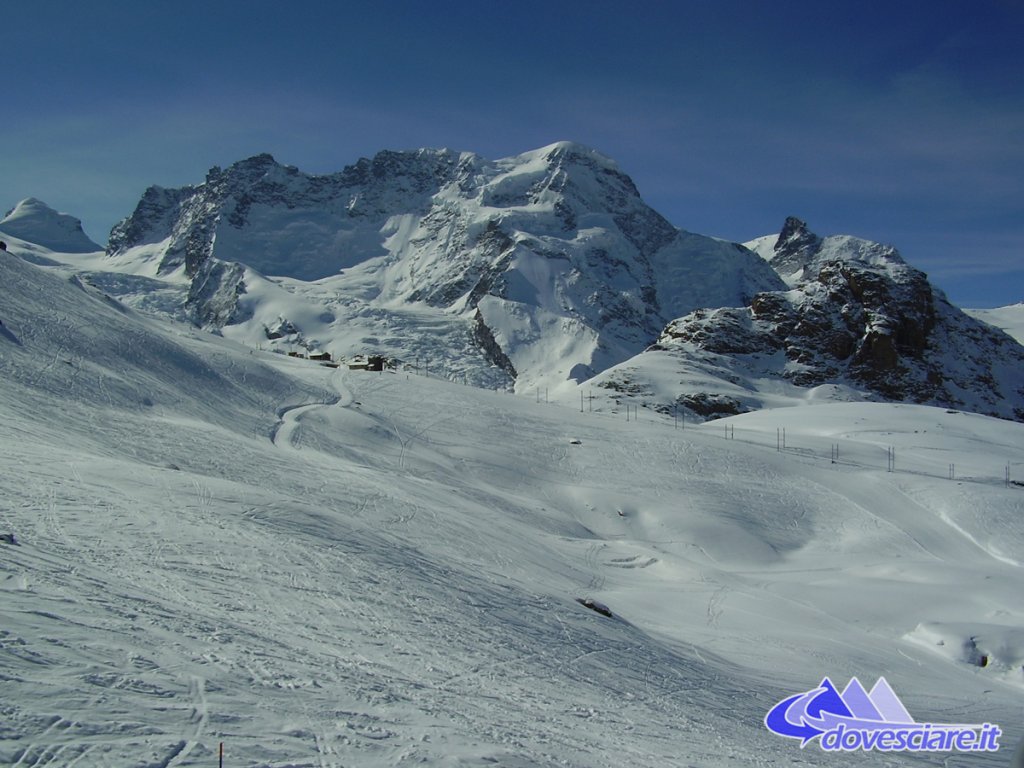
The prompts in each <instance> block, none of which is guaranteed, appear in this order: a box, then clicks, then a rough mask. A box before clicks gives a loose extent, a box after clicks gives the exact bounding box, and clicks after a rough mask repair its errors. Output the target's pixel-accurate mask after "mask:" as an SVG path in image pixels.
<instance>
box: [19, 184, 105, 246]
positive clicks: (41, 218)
mask: <svg viewBox="0 0 1024 768" xmlns="http://www.w3.org/2000/svg"><path fill="white" fill-rule="evenodd" d="M0 232H3V233H4V234H6V235H9V236H11V237H17V238H18V239H20V240H25V241H26V242H29V243H34V244H36V245H41V246H43V247H44V248H49V249H50V250H51V251H57V252H59V253H95V252H96V251H102V250H103V248H102V246H99V245H97V244H96V243H94V242H93V241H92V240H90V239H89V238H88V236H87V235H86V234H85V232H84V231H83V230H82V222H81V221H79V220H78V219H76V218H75V217H74V216H69V215H68V214H66V213H58V212H57V211H55V210H54V209H53V208H51V207H50V206H48V205H47V204H46V203H44V202H42V201H41V200H37V199H36V198H34V197H29V198H26V199H25V200H22V201H21V202H20V203H18V204H17V205H16V206H14V208H12V209H11V210H9V211H8V212H7V214H6V215H5V216H4V217H3V219H0Z"/></svg>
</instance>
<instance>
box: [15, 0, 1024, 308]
mask: <svg viewBox="0 0 1024 768" xmlns="http://www.w3.org/2000/svg"><path fill="white" fill-rule="evenodd" d="M0 18H2V20H3V29H4V32H5V34H4V42H3V45H2V49H0V50H2V51H3V64H4V66H3V70H2V71H3V79H2V81H0V82H2V85H0V108H2V110H3V118H2V120H0V148H2V150H0V158H2V163H0V208H2V209H4V210H6V209H8V208H10V207H12V206H13V205H14V204H15V203H16V202H17V201H18V200H20V199H22V198H24V197H29V196H34V197H38V198H40V199H42V200H44V201H46V202H47V203H49V204H50V205H51V206H53V207H55V208H58V209H59V210H61V211H65V212H67V213H71V214H73V215H75V216H78V217H79V218H81V219H82V220H83V223H84V225H85V228H86V232H87V233H88V234H89V235H90V236H91V237H92V238H93V239H94V240H97V241H98V242H101V243H103V242H106V237H107V234H108V232H109V229H110V227H111V225H113V224H114V223H115V222H116V221H117V220H119V219H121V218H123V217H124V216H126V215H128V214H129V213H131V211H132V210H133V209H134V207H135V204H136V203H137V202H138V199H139V197H140V196H141V194H142V192H143V191H144V190H145V188H146V187H147V186H150V185H152V184H157V185H160V186H164V187H173V186H181V185H184V184H190V183H198V182H200V181H202V180H203V178H204V176H205V173H206V171H207V169H208V168H210V167H211V166H213V165H221V166H225V165H229V164H231V163H232V162H235V161H237V160H240V159H243V158H245V157H248V156H250V155H252V154H256V153H258V152H270V153H271V154H273V155H274V156H275V157H276V158H277V159H278V160H279V161H281V162H284V163H288V164H291V165H295V166H297V167H299V168H300V169H302V170H304V171H307V172H310V173H330V172H333V171H337V170H340V169H341V168H343V167H344V166H346V165H348V164H350V163H352V162H355V161H356V160H357V159H358V158H359V157H361V156H371V155H373V154H374V153H376V152H377V151H379V150H381V149H409V148H415V147H450V148H452V149H457V150H469V151H474V152H477V153H479V154H481V155H484V156H485V157H490V158H497V157H504V156H507V155H512V154H518V153H519V152H523V151H526V150H529V149H535V148H537V147H540V146H543V145H545V144H550V143H552V142H554V141H559V140H563V139H569V140H574V141H579V142H582V143H584V144H588V145H590V146H592V147H594V148H596V149H598V150H600V151H602V152H604V153H605V154H607V155H609V156H611V157H613V158H614V159H615V160H616V161H617V162H618V163H619V165H620V167H621V168H622V169H623V170H624V171H625V172H627V173H628V174H630V175H631V176H632V177H633V179H634V181H635V182H636V184H637V186H638V187H639V189H640V192H641V194H642V195H643V197H644V198H645V200H647V202H648V203H650V204H651V205H652V206H654V207H655V208H656V209H657V210H658V211H660V212H661V213H662V214H663V215H665V216H666V218H668V219H669V220H670V221H671V222H672V223H673V224H675V225H677V226H680V227H683V228H685V229H688V230H691V231H694V232H700V233H702V234H709V235H715V236H718V237H724V238H729V239H732V240H739V241H742V240H746V239H750V238H752V237H756V236H758V235H762V234H768V233H770V232H777V231H778V230H779V229H780V227H781V226H782V222H783V220H784V219H785V217H786V216H788V215H796V216H800V217H801V218H803V219H805V220H806V221H808V223H809V224H810V226H811V228H812V229H813V230H814V231H816V232H818V233H819V234H822V235H827V234H853V235H858V236H861V237H866V238H869V239H872V240H879V241H881V242H886V243H890V244H892V245H895V246H896V247H897V248H898V249H899V250H900V251H901V253H902V254H903V255H904V257H905V258H906V259H907V260H908V261H910V262H911V263H912V264H914V265H915V266H917V267H919V268H921V269H924V270H925V271H926V272H928V273H929V275H930V277H931V278H932V280H933V281H934V282H935V283H936V284H937V285H938V286H939V287H940V288H942V289H944V290H945V291H946V292H947V293H948V294H949V296H950V298H952V299H953V300H954V302H956V303H959V304H961V305H963V306H976V307H984V306H996V305H1001V304H1008V303H1013V302H1018V301H1024V2H1022V1H1021V0H972V1H970V2H946V1H944V0H927V2H924V1H919V0H903V1H902V2H899V3H893V2H891V0H887V2H874V1H873V0H859V1H858V2H824V1H823V0H818V1H817V2H804V1H803V0H799V1H796V2H786V1H785V0H776V2H753V1H752V0H748V1H747V2H739V1H738V0H715V1H713V2H712V1H708V2H696V1H694V2H690V1H689V0H679V1H678V2H656V1H649V2H630V3H626V2H603V1H602V0H588V1H587V2H557V0H547V1H546V2H534V1H533V0H516V2H502V3H498V2H488V1H487V0H475V1H473V2H462V1H456V0H433V1H432V2H429V3H428V2H412V1H411V0H410V1H408V2H394V1H391V0H375V1H374V2H344V0H336V1H335V2H303V1H302V0H297V1H295V2H291V3H287V4H286V3H281V2H273V3H272V2H261V1H260V0H250V1H249V2H218V0H205V1H204V2H193V0H176V1H175V2H152V3H137V2H112V1H111V2H104V1H103V0H89V1H88V2H51V1H50V0H33V2H19V3H17V4H14V3H11V4H8V5H7V7H5V8H4V10H3V11H2V13H0Z"/></svg>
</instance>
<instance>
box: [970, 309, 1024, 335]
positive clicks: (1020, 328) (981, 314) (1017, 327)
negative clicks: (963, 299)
mask: <svg viewBox="0 0 1024 768" xmlns="http://www.w3.org/2000/svg"><path fill="white" fill-rule="evenodd" d="M964 312H966V313H967V314H968V315H970V316H971V317H973V318H975V319H977V320H981V321H982V322H984V323H988V324H989V325H992V326H995V327H996V328H999V329H1000V330H1002V331H1005V332H1006V333H1008V334H1010V335H1011V336H1013V338H1015V339H1016V340H1017V341H1018V342H1020V343H1021V344H1024V302H1021V303H1020V304H1012V305H1010V306H1008V307H997V308H996V309H965V310H964Z"/></svg>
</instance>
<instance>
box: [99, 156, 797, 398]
mask: <svg viewBox="0 0 1024 768" xmlns="http://www.w3.org/2000/svg"><path fill="white" fill-rule="evenodd" d="M108 253H109V255H110V256H111V257H116V259H117V261H118V262H119V263H123V262H124V261H125V260H126V259H128V260H130V259H131V258H133V253H135V254H138V257H139V258H140V259H141V258H145V259H147V260H149V262H150V263H152V262H153V261H156V262H158V263H159V267H158V269H157V272H158V274H161V275H165V276H166V275H171V274H175V275H180V274H184V275H185V276H186V277H187V278H188V279H189V280H190V281H191V287H190V289H189V294H188V298H187V301H186V307H187V315H188V317H189V318H190V319H192V320H193V321H194V322H197V323H199V324H203V325H206V324H211V323H212V324H214V325H217V326H222V325H228V326H246V324H251V325H253V326H255V327H257V328H272V327H273V328H276V327H278V326H279V325H280V324H281V323H282V321H284V320H287V321H288V323H291V327H295V328H296V329H297V331H298V332H301V334H302V338H303V339H304V340H305V341H306V342H308V343H312V341H311V339H310V337H311V336H313V334H314V333H315V334H316V335H315V340H316V341H317V343H319V344H320V345H321V346H324V347H326V348H330V349H332V350H333V351H335V352H336V353H345V352H353V353H354V352H357V351H360V352H361V351H366V350H365V349H363V348H359V349H352V348H351V346H349V345H350V344H351V342H348V343H344V344H343V343H342V342H341V341H340V339H341V337H342V336H344V335H345V334H347V333H348V331H347V330H346V329H347V328H349V327H350V326H351V322H346V321H344V320H342V316H343V315H346V314H347V313H352V312H361V311H364V310H365V311H372V312H375V313H376V312H386V313H394V312H396V311H404V308H408V307H413V306H415V307H419V308H424V309H425V310H426V311H429V312H431V313H435V314H436V315H438V316H439V317H443V318H445V320H444V322H445V323H446V324H448V326H449V327H450V328H451V329H452V333H455V334H456V335H457V336H458V337H460V338H462V339H466V338H469V339H471V340H472V342H473V344H474V345H475V346H476V348H477V351H476V352H475V353H474V355H476V356H477V359H479V355H480V354H483V356H484V359H485V360H488V361H490V364H491V365H492V366H493V367H496V368H498V369H500V370H501V371H502V372H503V374H502V375H505V376H513V377H515V378H516V381H517V386H528V385H529V384H528V382H533V383H536V382H537V381H539V380H541V379H543V380H545V381H549V382H551V383H553V384H554V383H562V382H565V381H567V380H568V379H575V380H580V379H581V378H585V377H587V376H589V375H592V374H593V373H594V372H596V371H598V370H601V369H603V368H604V367H607V365H609V364H612V363H614V362H617V361H619V360H622V359H624V358H625V357H628V356H630V355H632V354H636V353H637V352H639V351H640V350H642V349H643V348H644V347H646V346H647V345H648V344H650V343H651V342H652V341H653V340H654V339H655V338H656V337H657V334H658V331H659V330H660V329H661V328H662V327H664V324H665V323H666V322H668V320H670V319H672V318H673V317H677V316H678V315H679V314H681V313H685V312H688V311H690V310H692V309H694V308H696V307H698V306H713V307H717V306H736V305H741V304H743V303H745V302H746V301H748V300H749V299H750V297H752V296H753V295H754V294H755V293H757V292H758V291H764V290H773V289H777V288H781V287H784V286H783V285H782V283H781V281H779V279H778V277H777V276H776V275H775V273H774V272H773V271H772V269H771V267H769V266H768V265H767V264H765V263H764V262H763V261H762V260H760V259H758V258H757V257H756V256H754V255H753V254H751V253H749V251H746V250H745V249H743V248H742V247H740V246H738V245H735V244H729V243H723V242H720V241H717V240H713V239H711V238H706V237H702V236H700V235H693V234H690V233H684V232H681V231H680V230H678V229H677V228H676V227H674V226H672V225H671V224H670V223H669V222H668V221H666V220H665V219H664V218H663V217H662V216H661V215H660V214H658V213H657V212H656V211H654V210H653V209H652V208H650V207H649V206H648V205H646V204H645V203H644V201H643V200H642V199H641V198H640V195H639V193H638V192H637V189H636V186H635V185H634V184H633V182H632V180H631V179H630V178H629V176H627V175H626V174H625V173H623V172H622V171H620V170H619V169H618V167H617V165H616V164H615V163H614V162H613V161H612V160H610V159H609V158H607V157H605V156H604V155H602V154H600V153H599V152H597V151H595V150H593V149H590V148H588V147H585V146H583V145H580V144H575V143H572V142H559V143H557V144H552V145H549V146H547V147H543V148H541V149H538V150H534V151H531V152H526V153H523V154H520V155H516V156H513V157H507V158H502V159H499V160H494V161H491V160H486V159H484V158H482V157H479V156H477V155H474V154H471V153H458V152H454V151H452V150H448V149H419V150H410V151H391V150H385V151H382V152H379V153H377V154H376V155H374V157H373V158H370V159H367V158H363V159H360V160H358V161H357V162H356V163H354V164H353V165H350V166H348V167H347V168H344V169H343V170H342V171H340V172H338V173H335V174H330V175H325V176H312V175H308V174H305V173H303V172H301V171H299V170H298V169H295V168H290V167H286V166H282V165H279V164H278V163H276V161H274V159H273V158H272V157H271V156H270V155H257V156H255V157H252V158H249V159H247V160H243V161H241V162H238V163H235V164H233V165H231V166H229V167H228V168H227V169H224V170H221V169H219V168H215V169H212V170H211V172H210V174H209V175H208V176H207V178H206V181H205V182H204V183H202V184H199V185H197V186H194V187H185V188H181V189H178V190H163V189H159V188H152V189H150V190H148V191H147V192H146V194H145V195H144V196H143V199H142V201H140V203H139V205H138V207H137V208H136V211H135V213H133V214H132V216H130V217H128V218H127V219H125V220H124V221H123V222H121V223H120V224H119V225H118V226H117V227H115V229H114V231H113V232H112V233H111V237H110V247H109V249H108ZM229 262H237V263H238V264H241V265H244V266H245V267H246V268H248V269H249V270H250V272H248V273H247V272H246V270H245V269H242V268H240V267H234V268H230V269H229V268H226V267H225V266H223V265H224V264H225V263H229ZM218 265H219V266H218ZM252 270H254V271H255V272H258V273H260V274H259V275H256V274H254V273H253V272H252ZM261 275H270V276H275V278H276V279H275V281H274V282H276V283H277V285H279V286H280V289H281V290H284V291H288V292H292V291H295V292H296V293H301V294H302V296H303V297H304V298H303V302H307V301H311V302H312V303H313V304H314V305H315V306H316V307H318V309H317V310H316V311H312V312H309V313H308V314H310V315H311V316H312V317H313V318H321V317H330V318H333V319H332V320H331V321H330V327H325V326H324V324H323V323H322V322H321V321H319V320H316V321H314V322H310V321H307V322H305V323H302V322H300V321H299V320H298V319H297V318H296V317H286V318H283V317H282V311H281V309H279V308H276V307H275V305H274V302H268V301H264V300H263V299H261V298H260V297H259V296H258V295H257V293H258V292H257V291H256V290H255V286H256V285H257V283H259V282H260V281H261V280H263V278H262V277H261ZM289 281H301V283H302V285H295V284H293V283H292V282H289ZM312 283H315V284H316V287H315V288H314V287H311V286H310V285H308V284H312ZM339 304H340V305H341V307H342V308H339ZM288 314H291V315H297V314H298V312H297V311H296V310H290V311H289V313H288ZM235 330H237V328H236V329H235ZM225 332H235V331H225ZM431 332H432V333H433V334H434V335H435V336H436V333H437V330H436V326H435V327H434V328H433V329H432V331H431ZM365 336H366V337H370V338H373V339H374V343H375V344H377V345H380V344H381V342H380V341H379V338H378V336H377V334H376V333H367V334H366V335H365ZM453 343H455V342H453ZM457 343H458V344H459V345H462V344H463V342H462V341H459V342H457ZM361 346H365V343H363V344H362V345H361ZM410 346H411V347H413V348H417V349H419V348H422V342H421V341H414V342H409V341H405V342H402V343H400V344H399V343H397V342H396V343H395V345H394V346H393V347H390V348H385V349H377V350H370V351H378V352H383V353H387V354H392V355H395V356H400V357H405V356H407V355H408V354H410ZM342 350H345V352H343V351H342ZM449 354H450V353H449ZM474 366H478V363H474Z"/></svg>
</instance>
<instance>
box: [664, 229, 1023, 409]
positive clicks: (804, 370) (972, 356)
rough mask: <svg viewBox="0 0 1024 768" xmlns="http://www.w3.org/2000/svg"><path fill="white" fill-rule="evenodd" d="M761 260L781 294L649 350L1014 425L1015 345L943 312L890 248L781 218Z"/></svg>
mask: <svg viewBox="0 0 1024 768" xmlns="http://www.w3.org/2000/svg"><path fill="white" fill-rule="evenodd" d="M762 253H763V252H762ZM763 255H765V257H766V258H767V259H768V260H769V261H770V263H771V264H772V266H773V267H776V268H777V269H779V270H780V275H781V276H782V277H783V278H784V279H786V280H787V282H788V283H789V284H790V285H791V286H792V289H791V290H789V291H774V292H766V293H761V294H758V295H757V296H755V297H754V298H753V300H752V301H751V303H750V306H749V307H745V308H724V309H719V310H716V311H713V312H706V311H698V312H694V313H691V314H689V315H687V316H685V317H682V318H680V319H678V320H676V321H674V322H672V323H670V324H669V325H668V326H667V327H666V329H665V332H664V333H663V334H662V336H661V338H660V339H659V341H658V343H657V344H656V345H655V347H654V349H660V350H670V351H673V352H674V353H676V354H679V355H683V356H690V357H692V358H704V359H706V358H707V356H708V355H713V356H734V357H737V358H740V357H743V356H746V358H747V359H745V360H743V361H740V360H738V359H737V360H736V361H734V363H733V366H734V367H736V368H745V369H746V370H747V371H750V370H754V371H756V372H757V373H758V374H759V375H765V376H776V377H778V378H780V379H784V380H787V381H789V382H791V383H793V384H796V385H799V386H803V387H812V386H816V385H821V384H825V383H833V382H842V383H844V384H852V385H853V386H855V387H857V388H860V389H862V390H866V391H867V392H870V393H873V394H874V395H876V396H878V397H881V398H884V399H886V400H893V401H907V402H915V403H925V404H933V405H942V406H947V407H965V408H969V409H972V410H978V411H980V412H983V413H988V414H991V415H996V416H1001V417H1004V418H1013V419H1018V420H1024V347H1021V346H1020V345H1019V344H1018V343H1017V342H1016V341H1015V340H1013V339H1012V338H1010V337H1009V336H1007V335H1006V334H1005V333H1002V332H1001V331H998V330H997V329H995V328H992V327H991V326H988V325H986V324H985V323H981V322H978V321H976V320H974V319H973V318H971V317H968V316H967V315H966V314H964V313H963V312H962V311H960V310H959V309H957V308H956V307H954V306H953V305H951V304H950V303H949V301H948V300H947V299H946V297H945V296H944V295H943V294H942V293H941V292H940V291H938V290H936V289H934V288H933V287H932V286H931V285H930V284H929V282H928V279H927V277H926V275H925V274H924V273H923V272H920V271H919V270H917V269H914V268H913V267H911V266H909V265H907V264H906V263H905V262H904V261H903V259H902V258H900V256H899V254H898V253H897V252H896V251H895V250H894V249H892V248H891V247H888V246H884V245H880V244H878V243H872V242H869V241H866V240H859V239H857V238H851V237H845V236H840V237H828V238H824V239H822V238H819V237H817V236H816V235H814V234H812V233H811V232H809V231H808V230H807V227H806V225H805V224H804V223H803V222H801V221H799V220H798V219H793V218H790V219H787V220H786V224H785V226H784V227H783V230H782V234H781V235H780V236H779V238H778V241H777V242H776V244H775V246H774V249H773V252H771V253H767V254H765V253H763Z"/></svg>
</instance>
